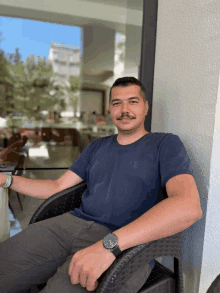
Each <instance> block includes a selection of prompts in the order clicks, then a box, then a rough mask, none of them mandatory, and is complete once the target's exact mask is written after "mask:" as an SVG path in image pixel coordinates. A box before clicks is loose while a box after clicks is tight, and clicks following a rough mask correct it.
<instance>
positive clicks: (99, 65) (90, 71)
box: [82, 25, 115, 84]
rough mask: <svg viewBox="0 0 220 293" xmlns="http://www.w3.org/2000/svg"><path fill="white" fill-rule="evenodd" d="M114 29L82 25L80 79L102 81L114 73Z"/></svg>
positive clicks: (94, 81)
mask: <svg viewBox="0 0 220 293" xmlns="http://www.w3.org/2000/svg"><path fill="white" fill-rule="evenodd" d="M114 48H115V31H114V30H112V29H110V28H106V27H102V26H96V25H91V26H84V28H83V60H82V81H83V82H86V81H88V82H93V83H97V84H99V83H102V82H104V81H105V80H107V79H108V78H110V77H112V76H113V74H114Z"/></svg>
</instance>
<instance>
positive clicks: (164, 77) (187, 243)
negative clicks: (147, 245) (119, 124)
mask: <svg viewBox="0 0 220 293" xmlns="http://www.w3.org/2000/svg"><path fill="white" fill-rule="evenodd" d="M219 11H220V2H219V1H211V0H197V1H181V0H167V1H159V10H158V29H157V45H156V64H155V80H154V99H153V112H152V114H153V116H152V131H153V132H172V133H174V134H177V135H179V136H180V138H181V140H182V141H183V143H184V145H185V146H186V148H187V150H188V154H189V156H190V158H191V162H192V167H193V169H194V172H195V179H196V182H197V186H198V189H199V193H200V197H201V204H202V209H203V218H202V219H201V220H200V221H198V222H196V223H195V224H194V225H193V226H191V227H190V228H188V229H187V230H186V231H185V232H184V240H183V262H184V279H185V292H186V293H189V292H190V293H205V292H206V291H207V289H208V287H209V286H210V284H211V283H212V281H213V280H214V279H215V278H216V276H217V275H219V274H220V251H219V243H220V233H219V232H220V212H219V211H220V197H219V191H220V180H219V170H220V156H219V149H220V147H219V146H220V119H219V117H220V109H219V103H220V102H219V99H220V91H219V87H220V86H219V69H220V29H219V27H220V17H219Z"/></svg>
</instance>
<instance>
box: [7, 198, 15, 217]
mask: <svg viewBox="0 0 220 293" xmlns="http://www.w3.org/2000/svg"><path fill="white" fill-rule="evenodd" d="M8 205H9V209H10V210H11V212H12V214H13V216H14V218H15V213H14V211H13V208H12V206H11V204H10V201H9V202H8Z"/></svg>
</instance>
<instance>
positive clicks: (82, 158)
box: [69, 143, 91, 180]
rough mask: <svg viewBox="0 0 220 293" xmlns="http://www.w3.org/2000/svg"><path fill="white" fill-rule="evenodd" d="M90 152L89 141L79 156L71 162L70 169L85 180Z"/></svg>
mask: <svg viewBox="0 0 220 293" xmlns="http://www.w3.org/2000/svg"><path fill="white" fill-rule="evenodd" d="M90 154H91V143H90V144H88V145H87V146H86V147H85V148H84V150H83V151H82V153H81V154H80V155H79V157H78V158H77V159H76V160H75V161H74V162H73V164H72V165H71V167H70V168H69V170H70V171H72V172H74V173H76V174H77V175H78V176H79V177H81V178H82V179H83V180H86V169H87V167H88V165H89V162H90Z"/></svg>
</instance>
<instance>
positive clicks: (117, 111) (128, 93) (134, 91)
mask: <svg viewBox="0 0 220 293" xmlns="http://www.w3.org/2000/svg"><path fill="white" fill-rule="evenodd" d="M147 111H148V103H147V102H144V100H143V97H142V92H141V89H140V87H139V86H138V85H130V86H126V87H120V86H118V87H114V88H113V89H112V92H111V101H110V115H111V119H112V122H113V123H114V124H115V126H116V127H117V128H118V131H120V132H126V133H128V132H134V131H135V130H138V129H141V128H142V127H143V128H144V120H145V116H146V115H147Z"/></svg>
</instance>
